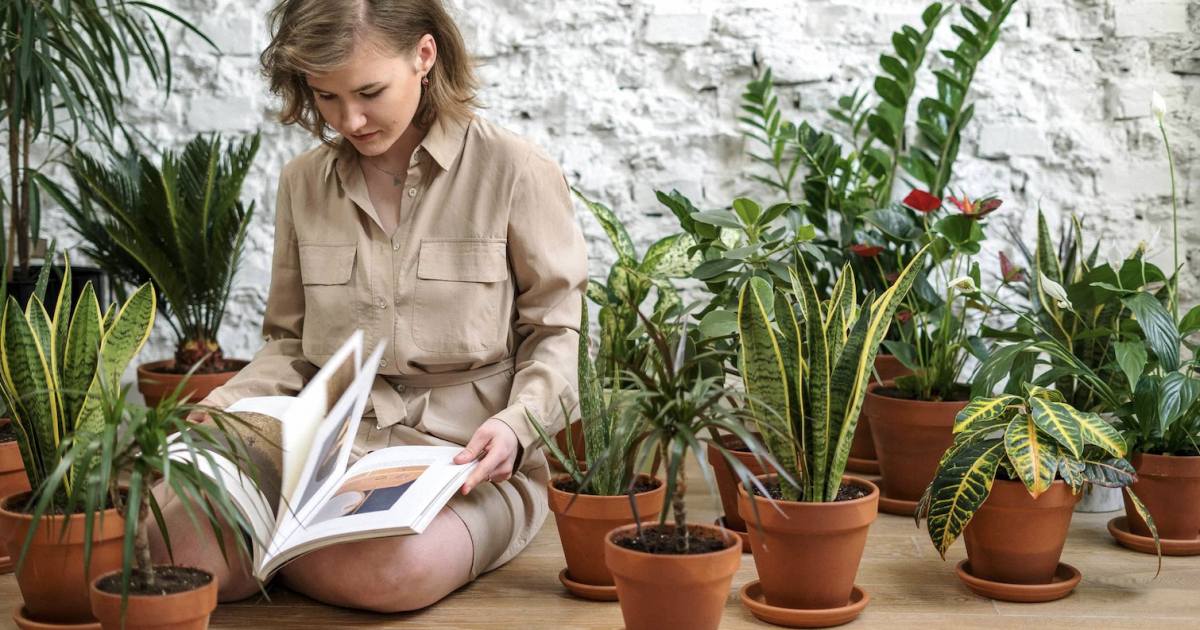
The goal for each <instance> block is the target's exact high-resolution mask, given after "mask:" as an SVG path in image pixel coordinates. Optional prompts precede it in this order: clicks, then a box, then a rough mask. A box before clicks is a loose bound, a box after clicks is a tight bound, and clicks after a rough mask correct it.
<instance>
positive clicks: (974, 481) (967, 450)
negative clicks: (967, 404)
mask: <svg viewBox="0 0 1200 630" xmlns="http://www.w3.org/2000/svg"><path fill="white" fill-rule="evenodd" d="M1003 457H1004V442H1003V441H1002V440H981V441H979V442H972V443H971V444H969V445H967V446H966V447H964V448H963V449H961V450H959V451H958V452H957V454H956V455H955V457H953V458H952V459H950V460H949V461H947V462H946V463H945V464H944V465H943V466H941V467H939V468H938V471H937V474H936V475H935V476H934V478H933V483H932V484H931V485H930V499H929V516H928V522H927V526H928V528H929V539H930V540H931V541H933V546H934V547H935V548H937V550H938V553H939V554H941V555H942V557H943V558H945V557H946V550H947V549H949V548H950V545H952V544H954V541H955V540H957V539H958V537H959V536H960V535H962V531H963V529H964V528H966V526H967V523H970V522H971V518H973V517H974V516H975V512H976V511H977V510H978V509H979V506H981V505H983V502H984V501H985V500H987V497H988V494H990V493H991V491H992V483H993V482H994V481H995V480H996V468H997V467H998V466H999V465H1000V460H1001V459H1002V458H1003Z"/></svg>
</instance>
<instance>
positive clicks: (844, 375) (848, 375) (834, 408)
mask: <svg viewBox="0 0 1200 630" xmlns="http://www.w3.org/2000/svg"><path fill="white" fill-rule="evenodd" d="M873 308H874V307H868V308H867V309H866V310H865V311H863V316H862V317H859V318H858V321H856V322H854V329H853V330H851V331H850V336H849V338H847V339H846V346H845V347H844V348H843V349H842V353H841V356H840V357H837V358H836V361H837V364H836V365H835V367H834V368H833V371H832V372H831V373H830V377H829V418H830V421H829V427H830V454H829V456H828V457H829V463H828V465H827V466H826V470H827V471H828V472H827V474H826V477H825V479H826V482H825V497H826V500H828V501H832V500H834V498H835V497H837V493H838V489H839V488H840V487H841V485H842V474H843V473H844V472H845V470H846V460H847V459H848V458H849V457H850V446H851V442H852V441H853V437H854V429H855V427H856V426H857V425H858V415H859V414H858V412H855V413H854V415H853V416H850V415H849V414H847V413H846V409H847V407H851V406H854V402H855V401H854V400H852V398H851V397H852V396H856V395H857V394H856V392H855V388H854V384H855V383H854V377H855V374H856V373H857V371H858V368H859V367H860V365H861V361H862V360H863V347H864V346H865V345H866V343H867V340H868V336H869V335H870V330H869V328H870V325H871V312H872V309H873ZM871 361H872V363H874V357H872V359H871ZM864 391H865V390H864ZM858 402H859V403H860V404H861V402H862V396H861V395H859V396H858Z"/></svg>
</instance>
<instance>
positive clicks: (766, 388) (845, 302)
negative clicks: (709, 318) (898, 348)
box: [738, 246, 929, 502]
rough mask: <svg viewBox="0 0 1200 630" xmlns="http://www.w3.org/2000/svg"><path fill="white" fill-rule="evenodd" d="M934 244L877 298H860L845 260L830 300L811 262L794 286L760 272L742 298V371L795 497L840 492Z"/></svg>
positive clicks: (795, 275) (761, 428)
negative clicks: (877, 380) (888, 344)
mask: <svg viewBox="0 0 1200 630" xmlns="http://www.w3.org/2000/svg"><path fill="white" fill-rule="evenodd" d="M928 247H929V246H926V247H925V248H922V249H921V250H920V251H919V252H918V253H917V255H916V257H915V258H914V259H913V260H912V261H911V262H910V263H909V264H908V266H907V267H905V268H904V270H903V271H902V272H901V273H900V275H899V277H898V278H897V279H896V282H895V283H893V284H892V286H891V287H890V288H889V289H888V290H886V291H884V292H883V294H881V295H880V296H879V297H877V298H876V297H874V296H873V295H870V294H868V296H867V299H866V300H865V301H864V303H862V304H859V303H858V297H857V294H858V292H857V290H856V287H855V285H854V274H853V273H851V272H850V269H849V267H848V266H847V267H844V268H843V269H842V273H841V275H840V277H839V278H838V281H837V283H836V284H835V285H834V289H833V297H832V298H831V299H830V300H829V301H828V302H822V301H821V300H820V298H819V297H818V296H817V291H816V288H815V286H814V283H813V277H812V275H811V273H810V272H809V270H808V268H807V266H805V265H804V264H803V263H801V264H800V268H799V271H796V270H795V269H793V270H792V271H791V280H792V287H791V291H790V292H789V291H784V290H774V291H773V290H772V289H771V284H770V283H769V282H767V281H766V280H764V279H763V278H761V277H755V278H753V279H751V281H750V282H748V283H747V284H746V285H745V286H744V287H743V288H742V291H741V293H740V296H739V304H738V328H739V331H740V333H741V334H740V339H741V351H742V352H741V364H742V365H741V373H742V378H743V380H744V381H745V386H746V393H747V394H748V403H747V405H748V407H749V408H750V411H751V416H752V419H753V422H754V423H755V424H756V425H757V428H758V432H759V433H760V434H762V436H763V443H764V445H765V446H766V447H767V450H768V451H769V452H770V453H771V455H772V456H773V457H774V458H775V459H776V460H777V461H778V462H779V463H780V465H781V466H782V467H783V470H784V471H785V472H788V473H790V474H791V475H792V476H793V477H794V478H795V479H797V480H798V484H799V485H797V486H792V485H789V484H783V485H782V486H781V489H782V492H783V498H784V499H786V500H790V501H796V500H804V501H812V502H825V501H834V500H835V499H836V497H837V493H838V489H839V488H840V487H841V483H842V473H843V472H844V471H845V469H846V460H847V458H848V457H849V454H850V443H851V441H852V440H853V438H854V429H855V427H856V426H857V425H858V414H859V411H860V409H861V408H862V402H863V398H864V397H865V396H866V393H867V385H868V383H869V380H870V375H871V370H872V368H873V366H874V364H875V355H876V354H877V353H878V352H879V345H880V343H881V342H882V341H883V338H884V335H886V334H887V329H888V326H890V325H891V322H892V320H893V318H894V316H895V314H896V309H897V307H899V305H900V303H901V301H902V300H903V298H904V296H905V294H907V293H908V290H909V289H910V288H911V287H912V284H913V282H914V281H915V280H916V277H917V273H918V271H919V269H920V266H921V263H922V261H923V260H924V257H925V253H926V252H927V251H928Z"/></svg>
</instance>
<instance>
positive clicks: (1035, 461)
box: [1004, 414, 1058, 499]
mask: <svg viewBox="0 0 1200 630" xmlns="http://www.w3.org/2000/svg"><path fill="white" fill-rule="evenodd" d="M1004 451H1005V453H1006V454H1007V455H1008V461H1009V462H1010V463H1011V464H1012V465H1013V468H1015V469H1016V471H1017V476H1019V477H1020V478H1021V481H1022V482H1024V483H1025V487H1026V488H1027V489H1029V494H1030V495H1031V496H1032V497H1033V498H1034V499H1036V498H1038V497H1039V496H1041V495H1042V493H1043V492H1045V491H1047V490H1049V489H1050V486H1051V485H1053V484H1054V476H1055V474H1056V473H1057V472H1058V449H1056V448H1054V447H1052V446H1051V445H1050V444H1048V443H1046V442H1045V441H1044V440H1042V436H1041V435H1040V434H1039V432H1038V428H1037V424H1035V423H1034V421H1033V418H1032V417H1031V416H1030V415H1028V414H1021V415H1019V416H1017V417H1016V418H1014V419H1013V421H1012V422H1010V423H1009V424H1008V429H1006V430H1005V431H1004Z"/></svg>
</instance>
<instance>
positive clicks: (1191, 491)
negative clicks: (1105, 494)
mask: <svg viewBox="0 0 1200 630" xmlns="http://www.w3.org/2000/svg"><path fill="white" fill-rule="evenodd" d="M1131 463H1132V464H1133V467H1134V468H1136V469H1137V474H1138V480H1137V483H1135V484H1133V492H1134V494H1136V495H1138V498H1139V499H1141V500H1142V503H1145V504H1146V509H1148V510H1150V516H1152V517H1154V525H1155V526H1156V527H1157V528H1158V537H1159V538H1166V539H1168V540H1196V539H1198V538H1200V455H1185V456H1173V455H1153V454H1150V453H1136V454H1134V456H1133V459H1132V460H1131ZM1125 516H1126V518H1127V519H1128V520H1129V528H1130V529H1131V530H1132V531H1133V533H1134V534H1137V535H1138V536H1149V535H1150V529H1149V528H1148V527H1146V521H1144V520H1142V517H1141V516H1138V513H1137V510H1135V509H1134V508H1133V503H1131V502H1130V501H1129V497H1128V496H1126V497H1125Z"/></svg>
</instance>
